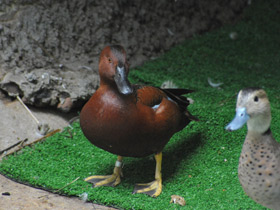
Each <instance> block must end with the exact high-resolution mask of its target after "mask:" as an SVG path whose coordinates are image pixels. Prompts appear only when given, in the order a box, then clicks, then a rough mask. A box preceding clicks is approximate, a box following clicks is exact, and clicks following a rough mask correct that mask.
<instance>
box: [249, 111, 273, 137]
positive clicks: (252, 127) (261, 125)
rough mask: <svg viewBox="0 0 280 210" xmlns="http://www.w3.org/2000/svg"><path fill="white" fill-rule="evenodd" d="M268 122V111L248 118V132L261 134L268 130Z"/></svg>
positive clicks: (269, 119) (269, 116)
mask: <svg viewBox="0 0 280 210" xmlns="http://www.w3.org/2000/svg"><path fill="white" fill-rule="evenodd" d="M270 122H271V115H270V112H269V113H266V114H263V115H258V116H256V117H253V118H251V119H249V120H248V122H247V128H248V133H251V134H255V135H263V134H264V133H266V132H267V131H268V130H269V127H270Z"/></svg>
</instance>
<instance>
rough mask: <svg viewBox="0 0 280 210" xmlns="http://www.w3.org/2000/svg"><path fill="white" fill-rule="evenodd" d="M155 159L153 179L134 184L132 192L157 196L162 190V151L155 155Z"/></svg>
mask: <svg viewBox="0 0 280 210" xmlns="http://www.w3.org/2000/svg"><path fill="white" fill-rule="evenodd" d="M155 159H156V172H155V181H152V182H150V183H147V184H136V186H135V188H134V191H133V193H144V194H147V195H149V196H152V197H157V196H159V195H160V193H161V191H162V178H161V163H162V153H161V152H160V153H158V154H156V155H155Z"/></svg>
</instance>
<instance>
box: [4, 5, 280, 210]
mask: <svg viewBox="0 0 280 210" xmlns="http://www.w3.org/2000/svg"><path fill="white" fill-rule="evenodd" d="M279 11H280V2H279V1H277V0H269V1H265V2H263V1H252V4H251V5H250V6H249V7H248V8H247V9H246V11H245V13H244V15H243V17H242V19H241V20H240V21H239V22H238V23H236V24H235V25H228V26H225V27H223V28H221V29H218V30H216V31H212V32H209V33H206V34H203V35H201V36H195V37H194V38H192V39H190V40H187V41H185V42H184V43H183V44H181V45H178V46H176V47H174V48H172V49H171V50H170V51H169V52H168V53H166V54H164V55H163V56H161V57H160V58H158V59H156V60H154V61H150V62H147V63H145V64H144V65H143V66H141V67H138V68H136V69H133V70H131V72H130V80H131V81H132V82H133V83H145V84H150V85H155V86H160V85H161V83H162V82H163V81H165V80H172V81H173V82H174V83H175V84H176V85H177V86H178V87H183V88H189V89H194V90H196V92H194V93H192V94H189V96H188V97H191V98H192V99H194V101H195V103H194V104H193V105H190V106H189V110H190V112H191V113H192V114H193V115H196V116H198V117H199V119H200V122H191V123H190V124H189V125H188V126H187V127H186V128H185V129H184V130H183V131H181V132H179V133H177V134H175V135H174V136H173V137H172V139H171V140H170V142H169V143H168V144H167V146H166V147H165V149H164V151H163V165H162V174H163V192H162V194H161V195H160V196H159V197H158V198H150V197H148V196H146V195H142V194H134V195H133V194H131V192H132V190H133V187H134V184H135V183H145V182H149V181H152V180H153V178H154V171H155V161H154V159H153V157H152V156H150V157H146V158H141V159H137V158H125V159H124V164H125V165H124V168H123V172H124V178H123V179H122V182H121V184H120V185H119V186H117V187H115V188H112V187H99V188H92V187H91V184H89V183H86V182H84V181H83V179H84V178H86V177H88V176H90V175H98V174H101V175H104V174H111V173H112V171H113V167H114V163H115V160H116V156H115V155H112V154H110V153H108V152H105V151H103V150H101V149H98V148H96V147H95V146H93V145H91V144H90V143H89V142H88V140H87V139H86V138H85V137H84V136H83V134H82V132H81V129H80V127H79V124H78V123H75V124H73V129H71V133H72V138H71V136H70V135H69V133H68V131H66V130H65V131H64V132H62V133H59V134H55V135H54V136H52V137H50V138H48V139H46V141H44V142H42V143H37V144H36V145H34V146H32V147H27V148H24V149H23V150H21V151H20V152H18V153H16V154H13V155H10V156H8V157H7V158H5V159H4V160H3V161H2V162H1V163H0V172H1V173H2V174H4V175H5V176H8V177H10V178H12V179H15V180H17V181H20V182H23V183H28V184H30V185H32V186H35V187H39V188H44V189H48V190H50V191H55V192H57V193H61V194H66V195H69V196H79V195H82V194H85V193H86V194H87V195H88V200H89V201H92V202H95V203H99V204H104V205H108V206H115V207H118V208H121V209H158V210H159V209H160V210H163V209H242V210H243V209H265V208H263V207H262V206H260V205H258V204H256V203H255V202H254V201H252V200H251V199H250V198H248V197H247V196H246V195H245V193H244V192H243V190H242V187H241V186H240V184H239V181H238V174H237V166H238V159H239V155H240V152H241V147H242V144H243V141H244V138H245V135H246V127H245V126H244V128H242V129H240V130H239V131H236V132H227V131H225V129H224V127H225V126H226V124H227V123H229V122H230V121H231V119H232V118H233V116H234V114H235V113H234V111H235V103H236V94H237V92H238V91H239V90H240V89H242V88H244V87H249V86H257V87H262V88H264V89H265V90H266V92H267V94H268V96H269V99H270V102H271V112H272V126H271V130H272V132H273V135H274V137H275V138H276V139H278V140H279V139H280V132H279V123H278V122H280V100H279V99H280V97H279V79H280V73H279V70H280V51H279V49H280V41H279V32H280V24H279V23H280V13H279ZM231 32H236V33H237V35H238V36H237V39H235V40H232V39H230V37H229V34H230V33H231ZM208 77H210V78H211V79H212V80H213V81H215V82H222V83H223V85H222V86H221V87H220V88H213V87H211V86H210V85H209V84H208V82H207V78H208ZM77 178H78V179H77ZM73 180H76V181H75V182H73ZM71 182H73V183H72V184H70V185H67V184H68V183H71ZM65 186H66V187H65ZM59 189H61V190H59ZM57 190H59V191H57ZM171 195H179V196H182V197H184V199H185V200H186V206H184V207H181V206H179V205H175V204H170V203H169V202H170V199H171V198H170V197H171Z"/></svg>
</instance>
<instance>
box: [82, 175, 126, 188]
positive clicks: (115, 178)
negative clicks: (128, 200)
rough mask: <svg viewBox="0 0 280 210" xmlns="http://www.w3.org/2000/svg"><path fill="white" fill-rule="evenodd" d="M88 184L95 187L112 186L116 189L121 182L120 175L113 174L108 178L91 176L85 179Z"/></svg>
mask: <svg viewBox="0 0 280 210" xmlns="http://www.w3.org/2000/svg"><path fill="white" fill-rule="evenodd" d="M85 181H86V182H90V183H92V184H93V187H100V186H110V187H115V186H117V185H118V184H119V183H120V182H121V176H120V174H115V173H114V174H112V175H108V176H90V177H87V178H86V179H85Z"/></svg>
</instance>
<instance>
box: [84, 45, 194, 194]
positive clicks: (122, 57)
mask: <svg viewBox="0 0 280 210" xmlns="http://www.w3.org/2000/svg"><path fill="white" fill-rule="evenodd" d="M128 73H129V68H128V63H127V59H126V53H125V50H124V48H123V47H122V46H119V45H113V46H107V47H105V48H104V49H103V51H102V52H101V55H100V60H99V75H100V86H99V88H98V89H97V90H96V92H95V93H94V94H93V95H92V97H91V98H90V99H89V101H88V102H87V103H86V104H85V106H84V107H83V109H82V111H81V114H80V124H81V128H82V131H83V133H84V135H85V136H86V137H87V139H88V140H89V141H90V142H91V143H92V144H94V145H95V146H97V147H99V148H102V149H103V150H105V151H108V152H110V153H113V154H116V155H117V156H118V157H117V161H116V164H115V168H114V171H113V174H112V175H109V176H90V177H88V178H86V179H85V181H87V182H90V183H93V186H94V187H99V186H116V185H118V184H119V183H120V182H121V176H122V167H121V166H122V159H123V157H145V156H148V155H152V154H154V155H155V160H156V172H155V181H153V182H151V183H148V184H137V185H136V187H135V189H134V193H145V194H148V195H150V196H152V197H157V196H158V195H160V193H161V191H162V175H161V163H162V150H163V148H164V146H165V145H166V144H167V142H168V141H169V140H170V138H171V137H172V135H173V134H174V133H176V132H178V131H180V130H182V129H183V128H184V127H185V126H186V125H188V124H189V122H190V121H191V120H197V118H196V117H194V116H192V115H191V114H190V113H189V112H188V110H187V106H188V105H189V101H188V99H187V98H186V97H184V96H182V95H183V94H187V93H190V92H192V91H191V90H187V89H160V88H155V87H152V86H145V85H132V84H130V82H129V80H128V78H127V77H128Z"/></svg>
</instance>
